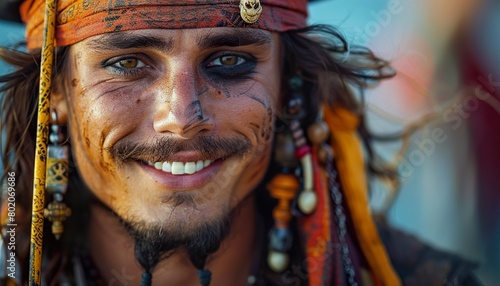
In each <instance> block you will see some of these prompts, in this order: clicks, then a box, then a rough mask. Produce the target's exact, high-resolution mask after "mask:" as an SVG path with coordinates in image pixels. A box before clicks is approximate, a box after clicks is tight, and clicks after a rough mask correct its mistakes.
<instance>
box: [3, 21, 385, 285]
mask: <svg viewBox="0 0 500 286" xmlns="http://www.w3.org/2000/svg"><path fill="white" fill-rule="evenodd" d="M281 46H282V57H283V58H282V63H283V64H282V79H283V83H282V88H286V86H287V83H286V80H287V79H289V78H291V77H292V76H294V75H296V73H297V72H298V71H299V72H300V76H301V77H302V78H303V79H304V82H305V86H306V87H307V90H308V95H307V98H306V101H307V102H306V106H307V109H308V110H309V111H308V114H310V115H311V116H309V117H307V118H305V122H306V124H307V122H311V121H313V120H314V119H315V118H314V116H313V115H314V114H316V113H317V110H318V108H319V104H320V103H328V104H331V105H340V106H342V107H344V108H346V109H349V110H351V111H352V112H354V113H356V114H358V116H360V117H361V119H363V114H364V106H363V102H362V100H360V98H359V97H356V96H355V93H354V91H355V90H356V89H364V88H366V87H367V86H368V84H370V83H371V82H372V81H378V80H382V79H385V78H388V77H391V76H393V72H392V69H390V67H389V65H388V63H387V62H386V61H384V60H381V59H379V58H378V57H376V56H375V55H374V54H373V53H372V52H370V51H369V50H367V49H364V48H360V47H350V46H349V45H348V43H347V41H346V40H345V38H344V37H343V36H342V35H341V33H340V32H339V31H338V30H336V29H334V28H332V27H330V26H326V25H315V26H310V27H307V28H303V29H300V30H295V31H289V32H284V33H281ZM68 49H69V48H68V47H63V48H59V49H58V50H57V64H56V68H55V72H54V75H53V77H54V79H55V84H56V85H58V84H59V85H60V86H61V85H64V82H63V81H65V79H64V76H61V75H64V74H67V73H68V70H67V66H68V65H67V61H68V53H67V51H68ZM0 59H2V60H3V61H5V62H6V63H8V64H10V65H12V66H14V67H15V68H16V69H15V70H14V71H13V72H11V73H9V74H6V75H3V76H0V83H3V85H2V86H1V87H0V93H1V94H2V96H1V107H0V108H1V114H2V124H1V131H2V134H3V135H5V138H4V139H5V140H4V142H5V145H3V146H2V151H1V152H2V169H3V173H2V177H1V181H2V182H3V181H5V179H6V177H7V174H8V172H15V174H16V177H17V178H18V179H17V186H16V207H17V208H16V221H17V222H18V225H19V226H20V227H19V229H18V232H17V233H18V241H19V244H18V245H19V246H20V248H21V249H20V250H19V251H17V254H18V256H19V257H20V259H21V261H23V263H22V265H28V263H27V259H28V246H29V233H30V230H29V226H30V215H31V198H32V182H33V162H34V152H35V136H36V110H37V102H38V82H39V72H40V71H39V69H40V51H39V50H35V51H32V52H29V53H24V52H20V51H16V50H11V49H7V48H0ZM283 102H286V98H284V99H283ZM364 126H365V125H364V124H361V126H360V129H359V131H360V134H361V135H362V137H363V138H364V141H365V143H367V144H365V145H366V147H367V150H368V154H369V155H370V154H372V151H371V147H370V144H369V138H370V135H369V133H368V132H367V130H366V128H365V127H364ZM368 161H369V162H372V160H371V159H369V160H368ZM370 169H372V170H375V171H378V172H380V173H384V172H383V170H382V169H380V168H376V167H375V165H374V164H370ZM384 174H385V175H391V174H390V173H387V172H385V173H384ZM69 188H70V190H71V189H72V188H73V189H74V188H76V189H81V188H85V186H84V185H83V183H82V182H81V181H80V179H79V177H78V174H77V172H76V171H74V170H73V172H72V173H71V175H70V187H69ZM69 193H71V192H69ZM74 193H78V192H74ZM5 195H6V194H4V193H1V194H0V196H2V197H1V198H2V199H1V201H2V202H5V197H4V196H5ZM65 200H66V201H67V204H68V205H70V206H71V207H72V208H73V210H74V211H73V214H75V213H76V214H78V213H79V215H76V216H75V215H72V218H71V220H73V221H78V220H80V221H79V222H78V225H81V220H83V219H84V218H85V214H82V213H84V212H85V206H82V205H85V204H84V203H82V200H81V198H78V199H77V198H75V197H74V195H70V196H68V197H66V198H65ZM77 201H78V203H76V202H77ZM78 205H79V207H81V210H80V211H75V206H78ZM0 208H1V212H0V213H4V211H5V206H4V205H3V204H2V205H0ZM4 223H5V221H1V222H0V225H1V226H3V224H4ZM46 225H48V224H46ZM66 225H69V226H71V225H72V224H71V222H68V223H67V224H66ZM74 225H77V224H76V223H75V224H74ZM68 231H69V232H71V231H72V230H71V227H70V229H68ZM75 231H76V230H75ZM50 237H51V236H50ZM63 237H66V238H67V237H71V236H69V235H65V236H63ZM73 237H74V236H73ZM67 244H68V245H70V244H71V242H67ZM44 245H46V246H47V248H45V249H46V250H47V249H51V250H54V251H56V249H60V247H59V248H58V247H56V246H55V241H54V240H53V239H52V238H48V239H45V240H44ZM44 247H45V246H44ZM63 256H64V253H61V252H59V253H58V255H53V253H51V258H52V259H53V260H59V261H57V262H53V263H51V264H52V265H56V266H54V267H53V268H54V269H59V270H60V269H61V267H62V266H63V264H64V259H63V258H62V257H63ZM59 270H53V271H50V272H52V273H53V274H52V277H55V276H57V275H56V273H57V272H58V271H59ZM24 273H26V272H24ZM47 277H50V275H48V276H47ZM49 281H51V279H49Z"/></svg>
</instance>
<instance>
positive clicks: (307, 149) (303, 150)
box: [295, 145, 311, 159]
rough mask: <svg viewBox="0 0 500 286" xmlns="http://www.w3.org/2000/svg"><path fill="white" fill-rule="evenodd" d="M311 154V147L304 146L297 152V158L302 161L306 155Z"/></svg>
mask: <svg viewBox="0 0 500 286" xmlns="http://www.w3.org/2000/svg"><path fill="white" fill-rule="evenodd" d="M308 153H311V147H309V145H302V146H300V147H299V148H297V149H296V150H295V156H296V157H297V158H299V159H302V157H304V156H305V155H306V154H308Z"/></svg>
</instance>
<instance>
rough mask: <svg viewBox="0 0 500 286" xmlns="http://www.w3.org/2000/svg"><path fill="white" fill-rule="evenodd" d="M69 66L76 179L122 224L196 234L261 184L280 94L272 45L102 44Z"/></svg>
mask: <svg viewBox="0 0 500 286" xmlns="http://www.w3.org/2000/svg"><path fill="white" fill-rule="evenodd" d="M69 65H70V70H71V77H70V80H71V83H70V87H69V94H68V96H67V109H68V113H69V115H68V121H69V122H68V124H69V130H70V137H71V142H72V149H73V154H74V157H75V160H76V164H77V166H78V170H79V173H80V175H81V176H82V178H83V179H84V181H85V183H86V184H87V186H88V187H89V188H90V190H91V191H92V192H93V193H94V194H95V195H96V196H97V197H98V198H99V199H100V200H101V201H102V202H103V203H104V204H106V205H107V206H109V207H110V208H111V209H113V210H114V211H115V212H116V213H117V214H118V215H119V216H120V217H122V218H124V219H125V220H127V221H131V222H147V224H150V225H155V226H159V225H161V226H163V227H167V229H168V228H169V227H179V226H181V225H182V227H183V228H184V229H185V230H186V229H190V228H193V229H194V228H196V226H197V225H200V224H201V223H202V222H204V221H207V220H208V221H210V220H216V219H218V218H221V217H223V216H224V215H226V214H228V213H229V212H230V211H231V210H232V209H234V208H235V207H236V206H237V205H238V203H239V202H240V201H241V200H243V199H244V198H245V197H247V196H248V195H249V194H250V192H251V191H252V190H253V189H254V188H255V187H256V185H257V184H258V182H259V181H260V180H261V179H262V177H263V175H264V173H265V171H266V169H267V165H268V162H269V157H270V149H271V142H272V137H273V136H272V127H273V118H274V115H275V110H276V106H277V102H278V97H279V95H280V80H281V79H280V76H279V75H280V67H279V42H278V36H277V35H276V34H271V33H269V32H266V31H262V30H255V29H229V28H208V29H190V30H187V29H186V30H159V29H158V30H156V29H152V30H141V31H130V32H118V33H111V34H104V35H99V36H95V37H91V38H88V39H86V40H84V41H82V42H79V43H77V44H75V45H73V46H72V47H71V49H70V63H69Z"/></svg>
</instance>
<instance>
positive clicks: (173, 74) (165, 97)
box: [153, 67, 213, 139]
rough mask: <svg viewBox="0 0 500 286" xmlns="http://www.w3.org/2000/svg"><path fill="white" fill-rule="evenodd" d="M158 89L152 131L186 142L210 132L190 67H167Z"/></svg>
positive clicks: (208, 122) (209, 122)
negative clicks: (183, 139) (200, 133)
mask: <svg viewBox="0 0 500 286" xmlns="http://www.w3.org/2000/svg"><path fill="white" fill-rule="evenodd" d="M159 86H160V91H159V93H160V96H159V101H160V102H159V104H158V109H157V112H156V114H155V116H154V123H153V127H154V129H155V130H156V132H159V133H170V134H173V135H176V136H178V137H180V138H185V139H189V138H191V137H193V136H195V135H196V134H198V133H199V132H202V131H207V130H211V129H212V126H213V124H212V122H211V120H210V118H208V117H207V114H204V112H203V108H202V101H203V100H201V101H200V95H201V94H202V93H203V92H202V91H201V89H202V88H201V87H200V84H199V80H197V76H196V73H195V70H194V68H189V67H188V68H180V67H178V68H171V69H170V71H169V74H168V75H167V76H166V77H165V80H164V81H163V83H162V84H160V85H159Z"/></svg>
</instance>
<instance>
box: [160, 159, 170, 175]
mask: <svg viewBox="0 0 500 286" xmlns="http://www.w3.org/2000/svg"><path fill="white" fill-rule="evenodd" d="M161 170H162V171H163V172H169V173H170V172H171V171H172V164H170V162H163V164H162V166H161Z"/></svg>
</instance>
